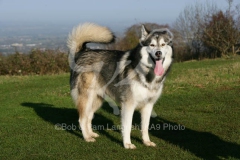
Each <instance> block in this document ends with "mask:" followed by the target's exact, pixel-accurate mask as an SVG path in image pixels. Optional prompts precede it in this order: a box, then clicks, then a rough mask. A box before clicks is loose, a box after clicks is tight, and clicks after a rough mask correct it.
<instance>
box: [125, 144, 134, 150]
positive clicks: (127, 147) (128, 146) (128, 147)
mask: <svg viewBox="0 0 240 160" xmlns="http://www.w3.org/2000/svg"><path fill="white" fill-rule="evenodd" d="M124 147H125V148H126V149H136V146H135V145H134V144H132V143H125V144H124Z"/></svg>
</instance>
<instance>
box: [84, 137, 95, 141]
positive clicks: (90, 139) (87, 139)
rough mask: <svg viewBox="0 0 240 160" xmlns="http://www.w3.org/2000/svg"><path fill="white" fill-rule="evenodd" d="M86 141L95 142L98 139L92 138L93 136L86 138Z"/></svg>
mask: <svg viewBox="0 0 240 160" xmlns="http://www.w3.org/2000/svg"><path fill="white" fill-rule="evenodd" d="M85 141H86V142H95V141H96V139H94V138H92V137H89V138H85Z"/></svg>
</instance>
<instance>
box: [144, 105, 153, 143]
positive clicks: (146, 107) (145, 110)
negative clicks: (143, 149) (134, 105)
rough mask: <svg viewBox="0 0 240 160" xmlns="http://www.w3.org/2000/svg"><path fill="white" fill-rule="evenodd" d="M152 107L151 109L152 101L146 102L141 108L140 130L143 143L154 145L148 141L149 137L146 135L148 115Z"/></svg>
mask: <svg viewBox="0 0 240 160" xmlns="http://www.w3.org/2000/svg"><path fill="white" fill-rule="evenodd" d="M152 109H153V104H152V103H149V104H146V105H145V106H144V107H143V108H142V109H141V118H142V123H141V130H142V139H143V143H144V144H145V145H146V146H152V147H155V146H156V144H155V143H154V142H151V141H150V138H149V135H148V126H149V122H150V116H151V113H152Z"/></svg>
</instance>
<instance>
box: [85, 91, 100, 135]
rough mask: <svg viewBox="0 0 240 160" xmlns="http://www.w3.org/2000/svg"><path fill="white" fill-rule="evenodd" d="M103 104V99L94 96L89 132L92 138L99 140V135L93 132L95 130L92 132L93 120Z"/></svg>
mask: <svg viewBox="0 0 240 160" xmlns="http://www.w3.org/2000/svg"><path fill="white" fill-rule="evenodd" d="M102 103H103V100H102V98H100V97H99V96H97V95H96V96H94V99H93V104H92V109H91V110H90V111H89V114H88V122H87V125H88V126H87V127H88V132H89V134H90V136H91V137H93V138H97V137H99V135H98V134H97V133H95V132H93V130H92V119H93V117H94V112H96V111H97V110H98V109H99V108H100V107H101V105H102Z"/></svg>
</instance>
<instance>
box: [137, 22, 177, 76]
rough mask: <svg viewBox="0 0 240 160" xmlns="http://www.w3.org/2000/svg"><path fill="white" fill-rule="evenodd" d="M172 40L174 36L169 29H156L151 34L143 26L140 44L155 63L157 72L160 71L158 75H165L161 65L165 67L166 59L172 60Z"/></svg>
mask: <svg viewBox="0 0 240 160" xmlns="http://www.w3.org/2000/svg"><path fill="white" fill-rule="evenodd" d="M172 40H173V34H172V33H171V32H170V31H169V29H167V28H162V29H155V30H153V31H151V32H150V31H148V30H146V28H145V27H144V25H142V28H141V39H140V44H141V45H142V47H143V48H144V50H145V51H146V52H147V54H148V56H149V57H150V58H151V59H152V61H153V62H154V63H155V70H157V69H158V71H156V72H155V74H156V75H161V74H163V72H164V71H160V70H161V68H163V67H160V65H164V61H165V59H166V58H168V59H170V60H171V59H172V54H173V53H172ZM160 63H161V64H160ZM156 66H157V67H156Z"/></svg>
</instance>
